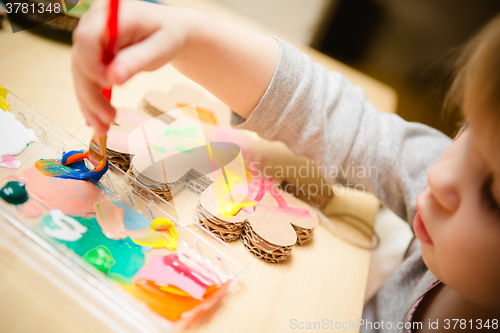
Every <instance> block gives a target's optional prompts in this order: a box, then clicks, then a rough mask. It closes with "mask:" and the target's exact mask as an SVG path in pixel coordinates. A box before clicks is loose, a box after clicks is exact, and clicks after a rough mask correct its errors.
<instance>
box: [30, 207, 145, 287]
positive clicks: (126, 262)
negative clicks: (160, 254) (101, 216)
mask: <svg viewBox="0 0 500 333" xmlns="http://www.w3.org/2000/svg"><path fill="white" fill-rule="evenodd" d="M70 217H71V218H73V219H74V220H76V221H77V222H78V223H79V224H81V225H82V226H84V227H85V228H87V231H86V232H85V233H84V234H83V235H82V237H81V238H80V239H78V240H76V241H73V242H71V241H65V240H61V239H57V238H56V240H57V241H58V242H60V243H63V244H65V245H66V246H67V247H68V248H70V249H71V250H73V251H74V252H75V253H76V254H77V255H79V256H80V257H83V256H85V254H87V252H89V251H90V250H92V249H95V248H97V247H98V246H105V247H106V248H107V249H108V250H109V254H110V255H111V257H112V258H113V260H114V261H115V264H114V265H112V266H111V267H110V269H109V271H108V273H114V274H118V275H120V276H121V277H122V278H123V279H126V280H130V279H131V278H132V277H133V276H134V274H136V273H137V271H138V270H139V269H140V268H141V267H142V266H143V265H144V253H143V252H142V250H141V247H140V246H139V245H137V244H135V243H134V242H133V241H132V240H131V239H130V238H128V237H127V238H125V239H120V240H115V239H109V238H107V237H106V236H105V235H104V234H103V232H102V230H101V228H100V227H99V224H98V223H97V220H96V219H95V218H94V217H89V218H84V217H79V216H70ZM38 228H41V230H42V231H44V230H45V228H48V229H56V228H58V227H57V225H55V223H54V221H53V220H52V218H51V216H45V217H44V218H43V219H42V221H41V222H40V225H39V226H38Z"/></svg>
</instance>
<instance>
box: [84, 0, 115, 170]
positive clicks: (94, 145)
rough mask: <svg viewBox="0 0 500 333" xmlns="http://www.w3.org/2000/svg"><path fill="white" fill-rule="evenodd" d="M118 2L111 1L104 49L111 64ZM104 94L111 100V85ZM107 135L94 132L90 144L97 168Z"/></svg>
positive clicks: (103, 153)
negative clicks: (106, 41)
mask: <svg viewBox="0 0 500 333" xmlns="http://www.w3.org/2000/svg"><path fill="white" fill-rule="evenodd" d="M118 3H119V0H110V1H109V10H108V21H107V32H108V44H107V46H106V48H105V49H104V53H103V57H102V62H103V63H104V65H106V66H107V65H109V64H110V63H111V61H113V58H114V57H115V47H116V39H117V37H118ZM102 94H103V95H104V97H106V99H107V100H108V101H111V87H109V88H103V89H102ZM106 138H107V137H106V136H104V137H101V136H99V135H97V134H96V133H94V135H93V137H92V139H91V140H90V144H89V154H88V159H89V161H90V162H91V163H92V164H93V165H94V166H95V167H96V168H97V167H99V166H100V165H101V163H102V162H103V161H104V160H105V158H106Z"/></svg>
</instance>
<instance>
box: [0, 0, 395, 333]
mask: <svg viewBox="0 0 500 333" xmlns="http://www.w3.org/2000/svg"><path fill="white" fill-rule="evenodd" d="M168 2H169V3H170V4H174V5H176V4H179V5H181V4H182V5H183V6H186V7H191V8H194V9H197V10H200V11H202V12H206V13H208V14H210V15H212V16H216V17H219V18H221V19H224V20H227V21H231V22H233V23H236V24H239V25H242V26H245V27H248V28H251V29H254V30H257V31H260V32H262V33H265V34H268V35H272V34H274V33H273V32H272V31H270V30H268V29H267V28H265V27H262V26H261V25H259V24H257V23H255V22H254V21H252V20H250V19H248V18H245V17H243V16H241V15H239V14H237V13H235V12H233V11H231V10H229V9H227V8H225V7H222V6H220V5H217V4H215V3H212V2H210V1H208V0H182V1H181V0H169V1H168ZM9 28H10V27H9V26H8V25H7V27H4V29H3V30H1V31H0V85H2V86H4V87H6V88H7V89H8V90H10V91H11V92H12V93H14V94H15V95H17V97H19V98H20V99H22V100H24V101H25V102H26V103H28V104H29V105H31V106H32V107H33V108H35V109H36V110H38V111H39V112H41V113H43V114H44V115H46V116H47V117H48V118H50V119H51V120H52V121H54V122H55V123H56V124H58V125H59V126H61V127H63V128H64V129H66V130H67V131H69V132H70V133H72V134H73V135H74V136H76V137H77V138H79V139H80V140H82V141H88V138H89V137H90V132H91V130H90V129H89V128H87V127H86V126H85V125H84V120H83V117H82V115H81V113H80V112H79V110H78V107H77V101H76V98H75V95H74V92H73V83H72V80H71V71H70V46H69V45H66V44H61V43H58V42H55V41H52V40H48V39H45V38H42V37H39V36H36V35H33V34H31V33H29V32H26V31H23V32H19V33H15V34H13V33H12V32H11V31H10V29H9ZM280 37H284V38H286V36H280ZM297 47H299V48H300V49H301V50H303V51H304V52H306V53H308V54H309V55H310V56H311V57H312V58H313V59H314V60H315V61H317V62H319V63H321V64H323V65H324V66H325V67H326V68H327V69H330V70H336V71H339V72H342V73H344V74H345V75H346V76H347V77H349V78H350V79H351V80H352V81H353V82H354V83H355V84H357V85H361V86H363V88H364V89H365V91H366V95H367V97H368V99H369V100H370V101H371V102H372V103H373V104H374V105H375V106H377V107H378V108H379V110H382V111H386V112H394V111H395V108H396V101H397V96H396V93H395V91H394V90H393V89H392V88H390V87H388V86H386V85H384V84H382V83H380V82H378V81H376V80H374V79H372V78H370V77H368V76H366V75H364V74H362V73H360V72H357V71H356V70H354V69H352V68H349V67H347V66H345V65H343V64H342V63H339V62H337V61H335V60H333V59H331V58H329V57H327V56H325V55H322V54H320V53H319V52H317V51H314V50H312V49H310V48H308V47H306V46H303V45H297ZM177 83H182V84H188V85H192V86H193V87H196V89H199V86H197V85H196V84H195V83H193V82H192V81H190V80H188V79H186V78H184V77H183V76H182V75H180V74H179V73H177V72H176V71H175V70H174V69H173V68H172V67H171V66H168V65H167V66H165V67H163V68H161V69H159V70H157V71H155V72H152V73H143V74H140V75H137V76H136V77H135V78H133V79H132V80H131V81H130V82H128V83H127V84H125V85H124V86H122V87H119V88H117V89H115V90H114V93H113V104H114V105H118V106H131V105H132V106H136V105H137V103H138V102H139V100H140V98H141V96H142V94H143V92H144V91H146V90H147V89H149V88H152V87H154V88H156V89H165V90H166V89H168V88H169V87H170V86H172V85H173V84H177ZM270 147H271V148H269V149H275V150H276V151H275V152H274V154H275V155H276V156H275V160H276V161H278V160H279V161H280V163H282V165H289V164H290V163H294V164H297V165H301V164H304V163H305V159H303V158H297V157H294V156H293V155H292V154H291V152H290V151H289V150H288V149H287V148H286V147H284V146H283V145H281V146H280V145H279V144H276V146H275V147H274V148H273V146H270ZM344 199H345V198H344ZM344 199H342V198H339V200H337V199H336V200H337V201H336V202H335V200H334V204H336V205H340V206H345V205H352V204H353V201H352V200H351V201H349V200H348V199H347V201H346V202H345V203H342V201H341V200H344ZM377 208H378V206H377V201H376V200H374V199H373V198H372V197H370V196H363V197H359V198H357V199H356V201H355V209H356V210H358V212H359V211H362V215H364V216H366V217H367V218H368V219H371V220H373V218H374V216H375V214H376V211H377ZM231 246H232V247H234V248H235V250H236V251H240V252H242V253H243V254H244V255H249V254H248V253H246V252H245V250H244V249H243V246H242V244H241V243H240V242H234V243H232V244H231ZM369 258H370V253H369V251H366V250H362V249H359V248H356V247H354V246H352V245H349V244H347V243H345V242H343V241H341V240H339V239H338V238H337V237H336V236H334V235H333V234H332V233H331V232H330V231H328V230H327V229H326V228H325V227H324V226H323V225H320V226H319V227H318V228H317V229H316V230H315V237H314V240H313V241H312V243H311V244H308V245H306V246H302V247H297V248H296V249H294V251H293V254H292V257H291V258H290V259H289V260H288V261H287V262H286V263H284V264H277V265H273V264H268V263H265V262H261V261H259V260H257V259H254V260H252V265H251V266H250V268H249V270H248V271H247V272H246V274H245V275H244V277H243V279H242V280H241V282H240V283H239V284H238V285H237V286H236V288H234V289H233V290H232V291H231V292H230V293H229V294H228V295H227V296H226V297H225V298H224V299H223V300H222V301H221V302H219V303H218V304H217V305H216V306H215V307H214V308H213V309H211V310H210V311H209V312H208V313H206V314H205V315H203V316H202V317H201V318H199V320H197V321H196V322H195V323H194V324H193V325H192V326H191V327H189V329H188V330H189V331H193V332H202V331H203V332H235V331H238V332H288V331H296V330H293V327H294V326H293V324H294V323H296V324H298V323H299V322H302V323H304V325H305V324H306V323H307V322H322V320H324V319H325V320H328V321H330V320H332V321H333V323H335V322H340V323H342V322H349V321H350V320H351V321H356V320H357V319H358V318H359V317H360V316H361V312H362V306H363V297H364V292H365V287H366V280H367V274H368V264H369ZM252 259H253V258H252ZM20 271H21V272H23V274H24V275H23V274H20V273H19V272H20ZM26 275H28V276H30V277H31V278H30V279H27V278H26ZM64 297H65V296H64V295H62V294H61V293H59V294H57V293H56V294H54V293H52V294H51V295H47V293H46V292H45V288H44V283H42V281H41V280H37V277H36V273H35V272H32V271H30V268H29V267H27V266H26V265H25V264H24V263H23V262H22V261H20V260H19V259H18V258H16V257H15V256H13V255H12V254H10V253H9V252H8V251H6V249H4V248H2V247H0V331H9V332H25V331H34V330H36V331H37V332H45V331H46V332H68V331H71V332H89V331H103V330H105V328H103V327H102V326H99V325H98V324H96V325H94V326H92V325H89V324H85V323H84V322H83V321H82V319H81V318H84V317H85V316H81V313H78V311H77V312H73V313H71V312H70V311H69V309H66V308H65V307H63V306H61V304H60V302H59V301H58V299H60V298H64ZM79 318H80V319H79ZM345 331H346V332H357V331H358V330H357V329H347V330H345Z"/></svg>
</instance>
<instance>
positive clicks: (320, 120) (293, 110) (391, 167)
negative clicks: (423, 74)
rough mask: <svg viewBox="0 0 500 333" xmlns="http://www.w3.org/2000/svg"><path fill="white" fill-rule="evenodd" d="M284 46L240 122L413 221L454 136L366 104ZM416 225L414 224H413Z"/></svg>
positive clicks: (354, 90)
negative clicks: (419, 197)
mask: <svg viewBox="0 0 500 333" xmlns="http://www.w3.org/2000/svg"><path fill="white" fill-rule="evenodd" d="M276 39H277V40H278V42H279V45H280V55H279V60H278V64H277V67H276V70H275V73H274V75H273V78H272V81H271V83H270V84H269V87H268V88H267V91H266V92H265V94H264V96H263V97H262V99H261V100H260V102H259V104H258V105H257V107H256V108H255V109H254V110H253V111H252V113H251V114H250V116H249V117H248V119H246V120H245V119H243V118H241V117H239V116H238V115H236V114H234V113H233V115H232V125H233V126H235V127H236V128H239V129H247V130H251V131H255V132H257V133H258V134H259V135H260V136H261V137H263V138H265V139H268V140H279V141H283V142H284V143H286V144H287V145H288V146H289V147H290V148H291V149H292V150H293V151H294V153H295V154H297V155H304V156H307V157H309V158H311V159H313V160H314V161H315V163H316V164H317V165H319V166H322V167H321V168H320V171H321V172H322V173H323V177H324V178H325V179H326V180H328V181H334V179H332V175H338V176H339V178H340V179H342V180H343V181H344V182H346V181H348V182H349V183H350V184H351V185H353V186H354V185H358V188H361V187H364V188H365V189H366V190H367V191H369V192H372V193H373V194H375V195H376V196H377V197H378V198H379V199H380V201H381V202H382V203H383V204H384V205H385V206H386V207H388V208H389V209H391V210H392V211H394V212H395V213H396V214H397V215H399V216H400V217H401V218H403V219H404V220H406V221H411V220H412V219H413V217H414V215H415V213H416V197H417V195H418V193H420V192H421V191H422V190H423V189H424V188H425V186H426V184H427V172H428V170H429V168H430V167H431V166H432V165H433V164H434V163H436V162H437V160H438V159H439V157H440V156H441V155H442V153H443V152H444V151H445V150H446V149H447V148H448V146H449V145H450V143H451V139H450V138H448V137H447V136H445V135H444V134H442V133H441V132H439V131H436V130H434V129H432V128H430V127H428V126H425V125H422V124H418V123H409V122H406V121H404V120H403V119H401V118H400V117H399V116H397V115H394V114H385V113H381V112H379V111H377V109H376V108H375V107H374V106H373V105H372V104H371V103H369V102H368V101H366V98H365V95H364V92H363V89H362V88H361V87H355V86H353V85H352V84H351V82H349V81H348V80H347V79H346V78H345V77H344V76H343V75H341V74H340V73H337V72H330V71H327V70H326V69H325V68H324V67H322V66H321V65H319V64H316V63H314V62H313V61H312V60H311V59H310V58H309V57H308V56H307V55H306V54H304V53H302V52H300V51H299V50H298V49H296V48H295V47H293V46H291V45H290V44H288V43H286V42H284V41H283V40H280V39H278V38H276ZM410 226H412V223H410Z"/></svg>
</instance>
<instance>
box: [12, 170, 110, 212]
mask: <svg viewBox="0 0 500 333" xmlns="http://www.w3.org/2000/svg"><path fill="white" fill-rule="evenodd" d="M21 179H22V180H23V181H24V182H25V183H26V190H27V191H28V194H29V196H30V197H32V198H35V199H37V201H38V202H40V203H41V204H42V205H43V206H45V207H46V208H47V209H59V210H60V211H62V212H63V213H64V214H66V215H75V216H85V215H87V214H91V213H94V209H93V208H92V205H93V203H94V202H96V201H99V200H101V199H102V197H103V195H104V192H103V191H102V190H101V189H100V188H99V187H97V186H96V185H94V184H93V183H91V182H88V181H82V180H73V179H63V178H56V177H50V176H45V175H43V174H42V173H41V172H40V171H39V170H38V169H37V168H36V167H35V166H33V167H31V168H29V169H25V170H24V171H23V173H22V176H21Z"/></svg>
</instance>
